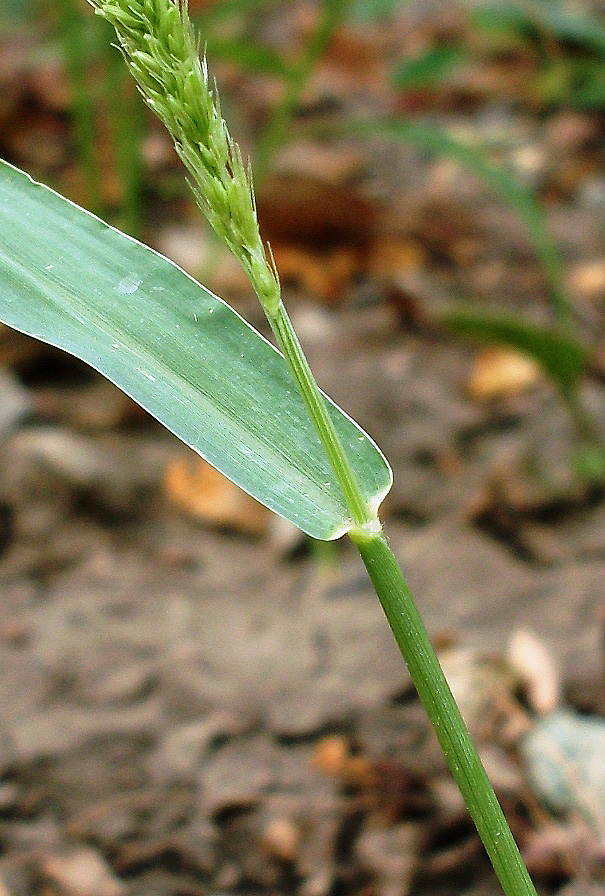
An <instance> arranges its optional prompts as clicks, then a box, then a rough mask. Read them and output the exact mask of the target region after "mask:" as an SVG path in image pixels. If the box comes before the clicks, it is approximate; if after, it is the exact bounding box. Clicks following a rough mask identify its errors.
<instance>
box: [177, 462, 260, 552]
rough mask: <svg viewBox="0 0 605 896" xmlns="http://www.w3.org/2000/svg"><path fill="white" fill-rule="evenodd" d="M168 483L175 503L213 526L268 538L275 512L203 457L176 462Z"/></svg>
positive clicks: (190, 514) (189, 513)
mask: <svg viewBox="0 0 605 896" xmlns="http://www.w3.org/2000/svg"><path fill="white" fill-rule="evenodd" d="M164 482H165V487H166V491H167V494H168V497H169V498H170V500H171V501H172V503H173V504H174V505H175V506H176V507H178V508H179V509H180V510H183V511H184V512H185V513H187V514H188V515H189V516H192V517H194V518H195V519H197V520H201V521H203V522H204V523H208V524H209V525H211V526H218V527H221V528H228V529H234V530H236V531H238V532H242V533H244V534H246V535H265V534H266V532H267V529H268V527H269V523H270V519H271V512H270V511H269V510H267V508H266V507H263V506H262V504H259V503H258V501H255V500H254V498H251V497H250V495H247V494H246V492H243V491H242V490H241V489H240V488H238V487H237V485H234V484H233V483H232V482H230V481H229V480H228V479H226V478H225V477H224V476H223V475H222V474H221V473H219V472H217V470H215V469H214V468H213V467H211V466H210V464H208V463H206V461H204V460H202V458H199V457H193V456H192V457H191V458H183V457H179V458H175V459H174V460H172V461H171V462H170V463H169V464H168V467H167V469H166V472H165V476H164Z"/></svg>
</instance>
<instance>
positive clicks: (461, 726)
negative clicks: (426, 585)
mask: <svg viewBox="0 0 605 896" xmlns="http://www.w3.org/2000/svg"><path fill="white" fill-rule="evenodd" d="M350 536H351V538H352V540H353V541H354V542H355V544H356V545H357V548H358V550H359V553H360V554H361V558H362V560H363V562H364V564H365V567H366V569H367V571H368V574H369V576H370V579H371V580H372V584H373V585H374V588H375V590H376V594H377V595H378V597H379V599H380V602H381V604H382V607H383V610H384V612H385V615H386V617H387V619H388V622H389V625H390V626H391V629H392V631H393V634H394V635H395V640H396V641H397V644H398V645H399V649H400V650H401V653H402V655H403V658H404V659H405V661H406V663H407V666H408V669H409V670H410V675H411V676H412V680H413V682H414V684H415V686H416V689H417V691H418V694H419V696H420V699H421V701H422V704H423V706H424V708H425V710H426V712H427V714H428V716H429V718H430V720H431V723H432V725H433V728H434V730H435V733H436V735H437V739H438V740H439V743H440V745H441V748H442V750H443V752H444V754H445V758H446V760H447V763H448V765H449V767H450V770H451V772H452V775H453V777H454V780H455V781H456V784H457V785H458V787H459V789H460V792H461V793H462V796H463V798H464V801H465V803H466V805H467V808H468V810H469V812H470V814H471V817H472V819H473V821H474V822H475V826H476V828H477V831H478V832H479V836H480V837H481V840H482V842H483V845H484V846H485V849H486V852H487V854H488V856H489V858H490V861H491V863H492V865H493V867H494V871H495V872H496V874H497V876H498V878H499V880H500V883H501V884H502V888H503V890H504V892H505V893H506V894H507V896H536V891H535V889H534V885H533V883H532V881H531V878H530V876H529V873H528V871H527V868H526V867H525V864H524V863H523V859H522V858H521V854H520V853H519V849H518V847H517V844H516V843H515V840H514V838H513V835H512V833H511V830H510V828H509V826H508V823H507V821H506V818H505V817H504V813H503V812H502V809H501V807H500V804H499V802H498V799H497V797H496V795H495V793H494V790H493V787H492V785H491V784H490V781H489V779H488V777H487V773H486V771H485V769H484V768H483V764H482V763H481V760H480V758H479V755H478V753H477V750H476V749H475V746H474V744H473V742H472V740H471V737H470V734H469V732H468V729H467V727H466V724H465V723H464V720H463V718H462V715H461V714H460V710H459V709H458V706H457V704H456V701H455V699H454V696H453V694H452V692H451V690H450V687H449V685H448V683H447V681H446V678H445V675H444V674H443V670H442V668H441V666H440V664H439V660H438V659H437V656H436V654H435V651H434V650H433V647H432V645H431V642H430V640H429V637H428V634H427V632H426V629H425V627H424V625H423V622H422V619H421V618H420V614H419V613H418V610H417V608H416V604H415V603H414V600H413V598H412V595H411V594H410V591H409V588H408V586H407V584H406V582H405V579H404V578H403V575H402V572H401V569H400V568H399V565H398V563H397V560H396V559H395V557H394V555H393V552H392V551H391V549H390V547H389V544H388V542H387V540H386V538H385V537H384V536H383V535H378V536H375V537H369V538H368V537H363V536H359V535H358V534H356V533H353V532H351V533H350Z"/></svg>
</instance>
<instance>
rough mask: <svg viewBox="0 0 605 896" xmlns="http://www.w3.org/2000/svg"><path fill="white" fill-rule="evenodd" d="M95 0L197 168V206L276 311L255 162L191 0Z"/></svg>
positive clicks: (179, 147)
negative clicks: (233, 119) (210, 63)
mask: <svg viewBox="0 0 605 896" xmlns="http://www.w3.org/2000/svg"><path fill="white" fill-rule="evenodd" d="M88 2H89V3H90V4H91V6H93V7H94V8H95V11H96V12H97V14H98V15H100V16H102V17H103V18H104V19H106V20H107V21H108V22H110V24H111V25H113V27H114V28H115V30H116V34H117V36H118V40H119V44H120V47H121V49H122V53H123V55H124V58H125V60H126V62H127V64H128V67H129V68H130V71H131V72H132V74H133V75H134V78H135V80H136V82H137V84H138V87H139V90H140V91H141V93H142V95H143V97H144V98H145V101H146V102H147V105H148V106H149V107H150V108H151V109H152V110H153V111H154V112H155V114H156V115H157V116H158V118H160V119H161V121H162V122H163V123H164V124H165V125H166V127H167V129H168V130H169V132H170V134H171V136H172V138H173V140H174V143H175V147H176V151H177V153H178V154H179V156H180V158H181V160H182V161H183V163H184V165H185V167H186V168H187V170H188V171H189V173H190V174H191V177H192V184H191V186H192V189H193V192H194V194H195V198H196V200H197V203H198V205H199V206H200V208H201V210H202V211H203V212H204V214H205V216H206V218H207V219H208V221H209V222H210V224H211V226H212V227H213V228H214V230H215V231H216V233H217V234H218V235H219V236H220V238H221V239H222V240H224V242H225V243H226V244H227V245H228V246H229V248H230V249H231V251H232V252H233V254H234V255H235V256H236V257H237V258H238V259H239V261H240V263H241V264H242V266H243V268H244V270H245V271H246V273H247V275H248V277H249V278H250V281H251V283H252V286H253V287H254V290H255V292H256V294H257V295H258V297H259V299H260V301H261V303H262V305H263V307H264V309H265V311H266V313H267V314H269V315H270V316H272V315H273V314H274V313H275V311H276V310H277V307H278V306H279V303H280V286H279V279H278V276H277V272H276V270H275V264H274V263H273V260H272V258H271V259H270V260H268V259H267V255H266V253H265V248H264V246H263V242H262V240H261V237H260V233H259V229H258V221H257V217H256V203H255V200H254V189H253V186H252V177H251V173H250V168H249V166H248V167H246V165H245V164H244V162H243V159H242V154H241V151H240V148H239V146H238V145H237V143H235V142H234V141H233V140H232V138H231V136H230V134H229V131H228V129H227V125H226V124H225V122H224V121H223V118H222V116H221V111H220V104H219V101H218V94H217V92H216V87H215V89H214V91H212V90H211V89H210V88H209V86H208V69H207V66H206V60H205V58H204V59H200V57H199V55H198V44H197V40H196V36H195V32H194V30H193V26H192V24H191V20H190V19H189V14H188V11H187V0H88Z"/></svg>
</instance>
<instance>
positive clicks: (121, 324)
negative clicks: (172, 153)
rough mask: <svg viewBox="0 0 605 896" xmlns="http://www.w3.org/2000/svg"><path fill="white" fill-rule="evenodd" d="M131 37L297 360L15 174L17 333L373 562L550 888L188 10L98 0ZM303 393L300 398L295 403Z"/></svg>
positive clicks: (516, 872)
mask: <svg viewBox="0 0 605 896" xmlns="http://www.w3.org/2000/svg"><path fill="white" fill-rule="evenodd" d="M90 2H91V5H92V6H94V7H95V9H96V11H97V13H98V14H99V15H101V16H102V17H103V18H104V19H106V20H107V21H108V22H110V23H111V24H112V25H113V27H114V28H115V30H116V33H117V37H118V42H119V45H120V47H121V50H122V53H123V55H124V58H125V60H126V63H127V65H128V67H129V69H130V71H131V73H132V75H133V76H134V78H135V80H136V82H137V85H138V87H139V90H140V91H141V93H142V95H143V97H144V99H145V101H146V102H147V104H148V106H149V107H150V108H151V109H152V110H153V111H154V112H155V113H156V114H157V115H158V116H159V117H160V119H161V120H162V121H163V122H164V124H165V125H166V127H167V128H168V130H169V131H170V133H171V135H172V138H173V140H174V143H175V146H176V150H177V152H178V154H179V156H180V158H181V159H182V161H183V163H184V165H185V167H186V169H187V171H188V173H189V177H190V182H191V186H192V189H193V192H194V194H195V197H196V200H197V202H198V205H199V206H200V208H201V210H202V211H203V212H204V214H205V216H206V217H207V219H208V221H209V223H210V224H211V226H212V227H213V229H214V231H215V232H216V234H217V235H218V236H219V238H220V239H221V240H223V241H224V242H225V243H226V244H227V245H228V246H229V248H230V249H231V251H232V252H233V253H234V254H235V256H236V257H237V258H238V260H239V261H240V263H241V265H242V266H243V268H244V270H245V271H246V273H247V275H248V277H249V279H250V282H251V285H252V287H253V289H254V291H255V292H256V294H257V296H258V298H259V300H260V302H261V305H262V307H263V309H264V312H265V314H266V316H267V319H268V321H269V324H270V326H271V329H272V331H273V333H274V335H275V339H276V342H277V344H278V346H279V348H280V349H281V352H282V355H279V354H278V353H277V352H275V351H274V350H273V349H272V348H271V347H270V346H269V345H268V344H267V343H266V341H264V340H263V339H262V337H260V336H258V334H255V333H254V331H252V329H251V328H250V327H248V326H247V325H246V324H245V322H243V321H242V320H241V318H239V316H238V315H237V314H235V312H233V311H232V310H231V309H229V308H228V307H227V306H225V305H224V303H222V302H221V301H220V300H219V299H217V298H216V297H215V296H212V294H210V293H208V292H207V291H205V290H204V289H203V287H199V286H198V285H197V284H195V283H194V282H193V281H192V280H191V279H190V278H188V277H187V276H186V275H185V274H184V273H183V272H182V271H180V270H179V269H178V268H176V266H174V265H172V264H171V263H169V262H168V261H167V260H166V259H162V258H161V257H160V256H158V255H157V254H156V253H153V252H151V250H148V249H146V248H145V247H142V246H141V244H139V243H137V242H136V241H134V240H131V239H129V238H127V237H126V236H124V235H123V234H120V233H119V232H118V231H116V230H114V229H112V228H109V227H107V225H104V224H103V223H102V222H101V221H99V219H97V218H95V217H94V216H92V215H90V214H88V213H86V212H84V211H83V210H81V209H78V208H76V207H75V206H73V205H71V204H70V203H68V202H66V201H65V200H63V199H61V198H60V197H59V196H57V194H55V193H53V192H52V191H50V190H48V189H47V188H44V187H41V186H40V185H37V184H34V183H32V182H31V181H30V180H29V179H28V178H27V177H26V176H25V175H23V174H22V173H21V172H18V171H16V169H14V168H12V167H11V166H8V165H6V164H3V165H0V318H1V319H2V320H3V321H4V322H5V323H7V324H9V325H11V326H13V327H15V328H17V329H20V330H23V331H24V332H28V333H30V334H32V335H35V336H38V337H39V338H42V339H45V340H46V341H48V342H51V343H53V344H55V345H59V346H60V347H62V348H64V349H66V350H68V351H71V352H72V353H74V354H76V355H78V356H79V357H81V358H83V359H84V360H86V361H88V362H89V363H90V364H92V365H93V366H95V367H96V368H97V369H99V370H101V371H102V372H103V373H105V374H106V375H107V376H109V377H110V378H111V379H113V381H114V382H116V383H117V384H118V385H120V386H121V387H122V388H123V389H124V390H125V391H127V392H128V393H129V394H130V395H132V396H133V397H134V398H135V399H136V400H138V401H139V402H140V403H141V404H142V405H143V406H144V407H147V408H148V409H149V410H150V411H151V412H152V413H154V414H155V416H157V417H158V419H160V420H161V421H162V422H164V423H165V424H166V425H167V426H168V427H169V428H171V429H172V430H173V431H174V432H176V433H177V434H178V435H180V436H181V438H183V439H184V440H185V441H186V442H187V443H188V444H190V445H192V446H193V447H194V448H195V449H196V450H197V451H198V452H199V453H201V454H203V455H204V456H205V457H207V458H208V459H209V460H210V461H211V462H212V463H214V465H215V466H217V467H218V468H219V469H221V470H222V471H223V472H225V473H226V475H228V476H230V478H232V479H233V480H234V481H235V482H237V483H238V484H239V485H241V486H242V487H243V488H244V489H246V490H247V491H249V492H250V493H252V494H254V495H255V496H256V497H257V498H258V499H259V500H261V501H263V502H264V503H265V504H267V505H268V506H270V507H272V508H273V509H275V510H276V511H277V512H279V513H281V514H282V515H283V516H285V517H286V518H287V519H289V520H291V521H292V522H295V523H296V524H297V525H299V526H300V528H302V529H303V531H306V532H308V533H309V534H311V535H313V536H314V537H316V538H323V539H325V540H331V539H334V538H337V537H339V536H340V535H343V534H345V533H346V534H348V535H349V537H350V538H351V539H352V541H353V542H354V544H355V545H356V547H357V548H358V550H359V553H360V555H361V558H362V560H363V562H364V564H365V566H366V569H367V571H368V574H369V576H370V579H371V581H372V583H373V585H374V588H375V590H376V593H377V595H378V597H379V599H380V601H381V603H382V606H383V608H384V612H385V614H386V617H387V619H388V622H389V624H390V626H391V628H392V630H393V633H394V636H395V638H396V641H397V643H398V645H399V647H400V649H401V652H402V654H403V657H404V658H405V661H406V663H407V665H408V667H409V670H410V673H411V676H412V679H413V681H414V683H415V685H416V688H417V690H418V693H419V695H420V698H421V700H422V703H423V705H424V706H425V708H426V711H427V713H428V715H429V717H430V719H431V722H432V724H433V727H434V729H435V732H436V734H437V737H438V740H439V742H440V744H441V746H442V748H443V751H444V754H445V757H446V759H447V762H448V764H449V767H450V769H451V772H452V775H453V777H454V779H455V781H456V783H457V784H458V787H459V788H460V791H461V793H462V795H463V797H464V800H465V802H466V805H467V806H468V809H469V811H470V814H471V816H472V818H473V820H474V822H475V825H476V827H477V830H478V832H479V834H480V836H481V839H482V841H483V843H484V846H485V849H486V851H487V853H488V855H489V858H490V860H491V862H492V864H493V867H494V869H495V871H496V874H497V875H498V878H499V879H500V881H501V884H502V887H503V889H504V891H505V893H506V894H507V896H535V890H534V887H533V884H532V882H531V879H530V877H529V874H528V872H527V870H526V868H525V865H524V863H523V860H522V858H521V856H520V853H519V850H518V848H517V846H516V844H515V841H514V839H513V836H512V834H511V831H510V829H509V827H508V824H507V822H506V819H505V817H504V814H503V812H502V810H501V808H500V805H499V803H498V801H497V798H496V796H495V794H494V791H493V788H492V787H491V784H490V782H489V780H488V778H487V775H486V773H485V770H484V769H483V766H482V764H481V761H480V759H479V757H478V754H477V751H476V749H475V747H474V746H473V744H472V741H471V738H470V735H469V733H468V730H467V728H466V726H465V723H464V721H463V719H462V717H461V715H460V712H459V710H458V707H457V705H456V703H455V700H454V697H453V696H452V693H451V691H450V688H449V686H448V684H447V681H446V679H445V676H444V674H443V671H442V669H441V667H440V665H439V662H438V659H437V657H436V655H435V652H434V650H433V648H432V646H431V643H430V640H429V637H428V635H427V632H426V630H425V628H424V626H423V623H422V620H421V619H420V616H419V614H418V611H417V609H416V606H415V604H414V601H413V599H412V597H411V594H410V592H409V589H408V587H407V585H406V583H405V580H404V578H403V575H402V572H401V570H400V568H399V565H398V563H397V560H396V559H395V557H394V555H393V553H392V551H391V549H390V547H389V544H388V541H387V539H386V537H385V535H384V533H383V529H382V524H381V522H380V520H379V517H378V508H379V504H380V501H381V500H382V498H383V497H384V495H385V493H386V492H387V491H388V489H389V487H390V484H391V473H390V468H389V467H388V464H387V463H386V461H385V459H384V458H383V456H382V455H381V454H380V452H379V450H378V449H377V448H376V446H375V445H374V444H373V442H372V441H371V439H369V437H368V436H367V435H366V434H365V433H363V432H362V431H361V430H360V429H359V428H358V427H357V426H356V424H354V423H353V422H352V421H351V420H350V419H349V418H348V417H346V415H344V414H343V413H342V412H341V411H339V410H338V409H337V408H335V407H334V406H333V405H332V404H331V402H329V400H328V399H326V397H325V396H324V395H323V393H322V392H321V391H320V390H319V388H318V386H317V384H316V382H315V379H314V378H313V375H312V373H311V371H310V369H309V365H308V363H307V361H306V358H305V356H304V353H303V351H302V348H301V346H300V343H299V341H298V338H297V336H296V333H295V332H294V329H293V327H292V324H291V322H290V318H289V317H288V314H287V312H286V309H285V308H284V305H283V301H282V297H281V290H280V284H279V277H278V273H277V270H276V267H275V264H274V261H273V257H272V254H271V251H270V248H267V247H266V246H265V244H264V243H263V240H262V238H261V235H260V232H259V227H258V221H257V216H256V205H255V199H254V190H253V185H252V175H251V171H250V167H249V166H248V165H247V164H246V163H245V162H244V160H243V158H242V155H241V152H240V150H239V147H238V146H237V144H236V143H235V142H234V141H233V139H232V138H231V136H230V134H229V131H228V129H227V126H226V124H225V122H224V120H223V118H222V115H221V110H220V106H219V102H218V96H217V93H216V90H213V89H212V88H211V86H210V85H209V80H208V72H207V67H206V63H205V61H204V60H203V59H200V57H199V52H198V51H199V42H198V39H197V38H196V36H195V34H194V31H193V28H192V25H191V23H190V20H189V17H188V14H187V8H186V5H182V4H180V3H179V2H177V0H90ZM292 377H293V380H294V382H295V384H296V387H297V391H296V390H294V389H293V388H292Z"/></svg>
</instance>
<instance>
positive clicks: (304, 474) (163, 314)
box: [0, 162, 392, 540]
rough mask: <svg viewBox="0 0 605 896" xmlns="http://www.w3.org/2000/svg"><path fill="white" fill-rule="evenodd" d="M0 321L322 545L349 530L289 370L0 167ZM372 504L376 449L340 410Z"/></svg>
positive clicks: (103, 231)
mask: <svg viewBox="0 0 605 896" xmlns="http://www.w3.org/2000/svg"><path fill="white" fill-rule="evenodd" d="M0 321H2V322H3V323H5V324H7V325H8V326H11V327H13V328H14V329H17V330H20V331H21V332H24V333H27V334H28V335H31V336H34V337H36V338H38V339H41V340H42V341H44V342H48V343H50V344H52V345H55V346H57V347H58V348H61V349H64V350H65V351H67V352H69V353H70V354H73V355H75V356H76V357H78V358H81V359H82V360H83V361H85V362H86V363H88V364H90V365H91V366H92V367H94V368H95V369H96V370H98V371H99V372H101V373H102V374H104V375H105V376H106V377H107V378H108V379H110V380H111V381H112V382H113V383H115V384H116V385H117V386H119V388H121V389H122V390H123V391H124V392H126V393H127V394H128V395H130V396H131V397H132V398H133V399H134V400H135V401H136V402H138V403H139V404H140V405H141V406H142V407H144V408H145V409H146V410H147V411H149V413H151V414H152V415H153V416H154V417H156V418H157V419H158V420H159V421H160V422H161V423H163V424H164V425H165V426H166V427H167V428H168V429H169V430H171V431H172V432H173V433H175V435H177V436H178V437H179V438H180V439H182V441H184V442H185V443H186V444H187V445H190V446H191V447H192V448H193V449H194V450H195V451H196V452H197V453H198V454H200V455H201V456H202V457H204V458H205V459H206V460H208V461H209V463H211V464H212V465H213V466H215V467H216V468H217V469H218V470H220V471H221V472H222V473H224V474H225V475H226V476H227V477H228V478H229V479H231V480H232V481H234V482H235V483H237V484H238V485H239V486H240V487H241V488H243V489H244V490H245V491H247V492H248V493H249V494H251V495H253V496H254V497H255V498H256V499H257V500H259V501H260V502H261V503H263V504H265V505H266V506H268V507H270V508H271V509H272V510H274V511H275V512H276V513H278V514H280V515H281V516H283V517H285V518H286V519H288V520H289V521H290V522H292V523H294V524H295V525H297V526H298V527H299V528H300V529H302V530H303V531H304V532H306V533H307V534H308V535H311V536H313V537H314V538H319V539H324V540H330V539H333V538H338V537H339V536H340V535H342V534H344V533H345V532H347V531H348V530H349V529H350V528H351V526H352V523H351V521H350V519H349V513H348V510H347V508H346V504H345V502H344V498H343V496H342V494H341V491H340V488H339V486H338V484H337V483H336V481H335V478H334V475H333V473H332V470H331V469H330V467H329V464H328V461H327V459H326V458H325V456H324V454H323V451H322V449H321V446H320V444H319V440H318V438H317V435H316V433H315V430H314V429H313V426H312V423H311V421H310V420H309V418H308V416H307V412H306V409H305V407H304V405H303V402H302V400H301V399H300V397H299V395H298V393H297V392H296V389H295V386H294V383H293V381H292V380H291V378H290V374H289V371H288V368H287V366H286V363H285V361H284V359H283V357H282V356H281V355H280V354H279V352H277V351H276V349H274V348H273V346H271V345H270V344H269V343H268V342H267V341H266V340H265V339H264V338H263V337H262V336H261V335H260V334H259V333H257V332H256V331H255V330H254V329H253V328H252V327H250V326H249V325H248V324H247V323H246V322H245V321H244V320H243V319H242V318H241V317H240V316H239V315H238V314H237V313H236V312H235V311H233V309H231V308H229V306H228V305H226V304H225V303H224V302H223V301H222V300H221V299H219V298H218V297H216V296H214V295H213V294H212V293H211V292H209V291H208V290H206V289H204V287H202V286H200V285H199V284H198V283H196V282H195V281H194V280H193V279H192V278H191V277H189V276H188V275H187V274H186V273H185V272H184V271H182V270H181V269H180V268H178V267H177V266H176V265H175V264H173V263H172V262H170V261H169V260H168V259H166V258H164V257H163V256H161V255H159V254H158V253H156V252H154V251H153V250H152V249H149V248H147V247H145V246H143V245H142V244H141V243H138V242H137V241H136V240H134V239H132V238H130V237H127V236H125V235H124V234H122V233H120V232H119V231H117V230H115V229H114V228H112V227H110V226H109V225H107V224H105V223H103V222H102V221H101V220H100V219H99V218H96V217H95V216H94V215H91V214H90V213H88V212H86V211H84V210H83V209H80V208H78V207H77V206H75V205H73V204H72V203H71V202H69V201H68V200H66V199H63V198H62V197H61V196H59V195H58V194H56V193H54V192H53V191H52V190H50V189H48V188H47V187H44V186H42V185H41V184H36V183H34V182H33V181H32V180H31V179H30V178H29V177H28V176H27V175H26V174H24V173H23V172H21V171H18V169H16V168H13V167H12V166H10V165H8V164H7V163H6V162H0ZM329 407H330V414H331V416H332V418H333V420H334V423H335V426H336V428H337V431H338V434H339V436H340V438H341V439H342V441H343V444H344V445H345V446H346V448H347V449H348V451H349V453H350V457H351V462H352V465H353V468H354V470H355V472H356V473H357V475H358V476H359V479H360V483H361V485H362V489H363V491H364V495H365V496H366V498H367V501H368V504H370V505H371V506H373V507H374V508H376V507H377V506H378V505H379V504H380V502H381V500H382V499H383V497H384V496H385V494H386V493H387V492H388V491H389V488H390V485H391V481H392V476H391V471H390V468H389V466H388V464H387V462H386V460H385V459H384V457H383V455H382V454H381V453H380V451H379V450H378V448H377V447H376V445H375V444H374V442H373V441H372V440H371V439H370V438H369V436H367V435H366V434H365V433H364V432H363V431H362V430H361V429H360V428H359V427H358V426H357V424H355V423H354V422H353V421H352V420H351V419H350V418H349V417H348V416H347V415H346V414H344V413H343V412H342V411H341V410H340V409H338V408H337V407H336V406H335V405H334V404H333V403H331V402H330V405H329Z"/></svg>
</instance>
